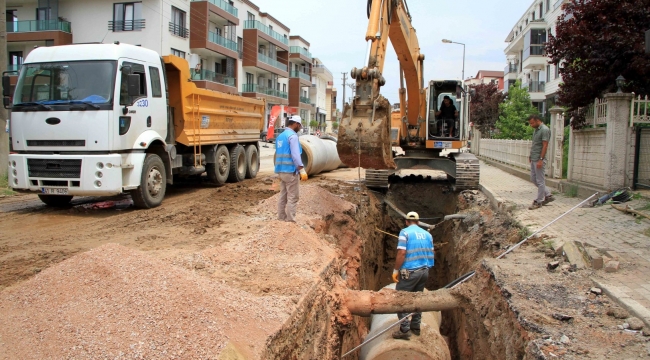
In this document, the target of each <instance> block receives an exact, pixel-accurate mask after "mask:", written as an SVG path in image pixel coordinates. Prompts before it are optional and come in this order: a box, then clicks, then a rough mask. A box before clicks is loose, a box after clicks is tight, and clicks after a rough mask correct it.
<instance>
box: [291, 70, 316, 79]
mask: <svg viewBox="0 0 650 360" xmlns="http://www.w3.org/2000/svg"><path fill="white" fill-rule="evenodd" d="M289 77H292V78H301V79H303V80H307V81H311V76H309V75H308V74H305V73H304V72H302V71H292V72H290V73H289Z"/></svg>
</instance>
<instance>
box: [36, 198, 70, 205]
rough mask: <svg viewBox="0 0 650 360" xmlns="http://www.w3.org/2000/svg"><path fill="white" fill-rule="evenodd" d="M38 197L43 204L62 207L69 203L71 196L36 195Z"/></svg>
mask: <svg viewBox="0 0 650 360" xmlns="http://www.w3.org/2000/svg"><path fill="white" fill-rule="evenodd" d="M38 198H39V199H41V201H42V202H43V203H45V205H49V206H53V207H64V206H68V205H70V201H71V200H72V196H62V195H38Z"/></svg>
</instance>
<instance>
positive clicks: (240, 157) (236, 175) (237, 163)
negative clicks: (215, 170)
mask: <svg viewBox="0 0 650 360" xmlns="http://www.w3.org/2000/svg"><path fill="white" fill-rule="evenodd" d="M245 178H246V153H245V152H244V147H243V146H241V145H236V146H235V147H234V148H233V149H232V151H231V152H230V174H229V175H228V181H230V182H239V181H243V180H244V179H245Z"/></svg>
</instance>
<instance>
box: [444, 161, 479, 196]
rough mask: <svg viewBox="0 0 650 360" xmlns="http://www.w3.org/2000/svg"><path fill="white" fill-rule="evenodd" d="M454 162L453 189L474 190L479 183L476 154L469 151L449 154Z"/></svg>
mask: <svg viewBox="0 0 650 360" xmlns="http://www.w3.org/2000/svg"><path fill="white" fill-rule="evenodd" d="M449 156H451V157H452V158H453V159H454V162H455V163H456V179H455V180H456V182H455V184H454V190H455V191H462V190H476V189H478V185H479V178H480V163H479V161H478V159H477V158H476V156H474V155H473V154H470V153H454V154H449Z"/></svg>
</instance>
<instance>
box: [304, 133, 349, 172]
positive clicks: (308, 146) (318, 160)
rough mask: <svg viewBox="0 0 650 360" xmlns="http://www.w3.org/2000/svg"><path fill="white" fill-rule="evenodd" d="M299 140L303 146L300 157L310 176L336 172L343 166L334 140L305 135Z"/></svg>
mask: <svg viewBox="0 0 650 360" xmlns="http://www.w3.org/2000/svg"><path fill="white" fill-rule="evenodd" d="M299 139H300V145H301V146H302V154H301V155H300V157H301V158H302V163H303V165H304V166H305V171H306V172H307V174H308V175H316V174H320V173H322V172H325V171H332V170H336V169H338V168H340V167H341V166H342V165H343V163H342V162H341V159H340V158H339V153H338V151H337V150H336V141H335V140H333V138H330V137H327V138H324V139H321V138H319V137H317V136H313V135H303V136H300V138H299Z"/></svg>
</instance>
